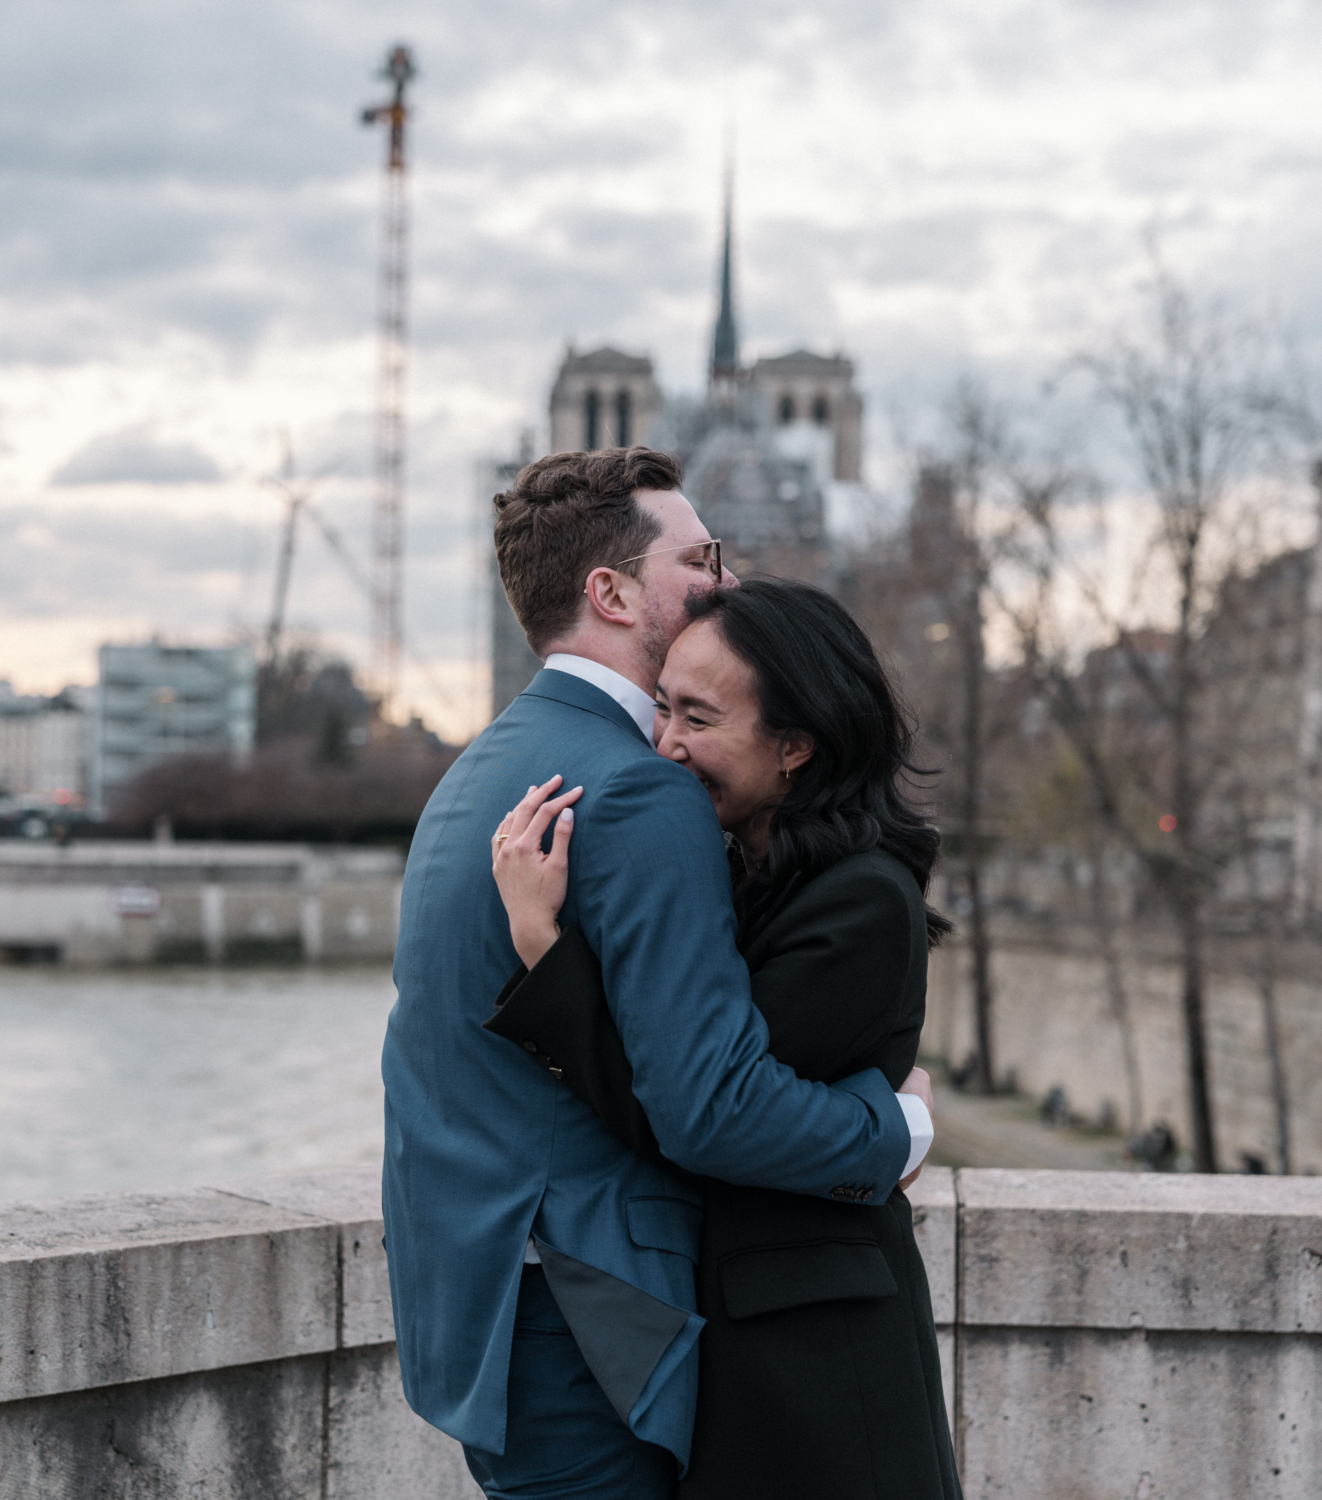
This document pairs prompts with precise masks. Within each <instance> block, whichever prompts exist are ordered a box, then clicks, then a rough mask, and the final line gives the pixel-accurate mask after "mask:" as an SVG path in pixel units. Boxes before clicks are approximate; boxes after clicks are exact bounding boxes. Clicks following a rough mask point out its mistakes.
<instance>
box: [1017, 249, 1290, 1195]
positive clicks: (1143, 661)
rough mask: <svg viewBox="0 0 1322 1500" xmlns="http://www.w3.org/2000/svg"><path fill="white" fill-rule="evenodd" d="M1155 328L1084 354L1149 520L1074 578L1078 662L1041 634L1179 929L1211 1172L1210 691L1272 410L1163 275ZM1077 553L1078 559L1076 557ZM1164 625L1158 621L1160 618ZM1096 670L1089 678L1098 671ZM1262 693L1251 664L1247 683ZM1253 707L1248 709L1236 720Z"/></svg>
mask: <svg viewBox="0 0 1322 1500" xmlns="http://www.w3.org/2000/svg"><path fill="white" fill-rule="evenodd" d="M1153 311H1154V313H1155V317H1154V320H1153V326H1152V327H1151V328H1150V329H1149V330H1148V332H1147V333H1146V335H1140V336H1137V337H1135V336H1122V337H1118V338H1117V339H1116V340H1115V341H1114V342H1113V344H1112V346H1111V347H1110V348H1109V349H1107V350H1105V351H1104V352H1102V353H1100V354H1097V355H1093V356H1089V357H1088V358H1086V359H1084V360H1081V361H1080V364H1081V366H1082V367H1083V368H1084V369H1085V370H1086V371H1087V372H1088V373H1089V374H1090V375H1091V377H1092V380H1093V383H1094V388H1095V391H1096V393H1097V395H1098V397H1099V398H1100V400H1101V402H1102V403H1103V405H1105V406H1106V407H1109V408H1110V409H1111V410H1112V411H1113V412H1115V413H1116V414H1118V416H1119V418H1120V420H1121V426H1122V429H1123V431H1124V433H1125V434H1126V436H1127V438H1128V441H1129V447H1130V451H1131V455H1132V457H1133V459H1134V460H1135V464H1134V467H1135V470H1136V473H1137V476H1138V478H1139V479H1140V480H1141V483H1142V489H1143V496H1144V500H1145V501H1146V506H1147V510H1148V513H1149V514H1150V515H1151V516H1152V518H1153V519H1152V523H1151V526H1150V530H1149V532H1148V534H1147V535H1146V537H1145V541H1144V545H1143V546H1142V547H1140V548H1139V549H1138V551H1137V561H1136V562H1135V563H1134V565H1133V568H1132V572H1131V576H1130V580H1129V582H1130V588H1129V591H1128V597H1127V598H1124V599H1122V600H1120V601H1119V602H1118V603H1117V602H1114V601H1115V599H1116V591H1115V589H1114V587H1113V585H1114V582H1115V579H1114V578H1113V577H1112V578H1104V577H1098V576H1097V575H1096V574H1095V573H1093V574H1091V575H1090V574H1088V572H1087V571H1086V569H1083V568H1079V567H1076V569H1075V572H1074V575H1073V583H1074V586H1075V590H1076V593H1077V595H1078V597H1079V598H1080V599H1081V600H1082V601H1083V603H1084V605H1085V606H1086V608H1087V609H1088V611H1089V612H1090V614H1091V617H1092V624H1093V629H1094V631H1095V632H1096V633H1097V634H1098V635H1100V637H1101V639H1103V640H1107V639H1109V641H1110V642H1111V644H1110V646H1109V647H1108V648H1107V649H1106V650H1105V651H1099V652H1094V653H1093V657H1092V658H1091V661H1090V664H1089V666H1088V667H1087V668H1085V670H1083V671H1079V670H1078V665H1077V663H1076V662H1074V661H1072V660H1071V659H1070V646H1069V642H1068V640H1067V639H1065V638H1064V636H1063V634H1062V635H1058V637H1057V639H1056V641H1055V642H1054V649H1043V647H1042V645H1041V643H1040V642H1039V646H1038V653H1039V654H1038V667H1039V672H1040V677H1041V680H1042V682H1043V684H1044V687H1045V688H1046V690H1047V693H1048V697H1049V701H1050V702H1051V704H1052V707H1053V711H1054V713H1055V716H1056V718H1057V722H1058V723H1060V725H1061V726H1062V728H1063V729H1064V730H1065V732H1066V733H1067V734H1068V735H1069V737H1070V739H1071V741H1072V742H1073V743H1074V745H1075V746H1076V748H1077V750H1078V752H1079V754H1080V758H1081V759H1082V761H1083V764H1084V766H1085V767H1086V769H1087V771H1088V775H1089V778H1090V781H1091V783H1092V789H1093V796H1094V799H1095V806H1096V809H1097V812H1098V815H1099V816H1100V817H1101V818H1102V819H1103V820H1104V822H1105V823H1106V825H1107V826H1108V827H1109V828H1110V830H1111V831H1112V833H1113V834H1114V835H1115V836H1116V837H1117V838H1118V839H1120V840H1121V842H1122V843H1123V844H1124V846H1125V847H1126V848H1127V849H1128V850H1129V851H1130V852H1131V853H1132V854H1133V855H1134V856H1136V857H1137V859H1138V860H1139V862H1140V864H1141V866H1142V868H1143V870H1144V871H1145V873H1146V876H1147V878H1148V879H1149V880H1150V882H1151V884H1152V886H1153V888H1154V890H1155V891H1156V892H1157V893H1158V894H1159V895H1160V897H1161V898H1162V899H1163V901H1164V902H1165V905H1166V906H1167V909H1168V910H1169V911H1170V913H1171V916H1172V918H1173V921H1174V926H1175V930H1176V933H1177V937H1178V948H1179V962H1180V970H1181V1010H1182V1016H1183V1022H1184V1034H1185V1052H1186V1065H1187V1074H1188V1088H1189V1106H1190V1117H1191V1120H1192V1126H1193V1158H1194V1165H1195V1168H1196V1169H1197V1170H1198V1171H1203V1172H1211V1171H1215V1170H1216V1162H1217V1153H1216V1135H1215V1128H1214V1117H1213V1107H1212V1096H1211V1081H1210V1076H1209V1066H1208V1050H1209V1049H1208V1038H1207V1019H1206V1010H1207V1005H1206V996H1207V960H1206V946H1207V909H1208V904H1209V900H1210V898H1211V895H1212V893H1213V891H1214V889H1215V883H1216V877H1217V871H1218V869H1219V867H1220V866H1221V864H1222V863H1223V862H1224V859H1225V857H1226V854H1227V850H1228V845H1227V834H1226V829H1225V827H1224V822H1223V821H1222V822H1221V823H1218V820H1217V816H1215V815H1211V814H1210V808H1211V804H1212V800H1213V794H1214V792H1215V790H1216V788H1217V786H1218V785H1219V784H1220V782H1221V781H1222V780H1223V779H1224V776H1225V774H1226V771H1227V768H1228V767H1230V766H1231V765H1232V764H1233V763H1234V759H1235V744H1234V741H1235V736H1236V730H1237V727H1238V726H1237V722H1236V720H1235V718H1228V717H1227V714H1226V710H1227V707H1228V705H1227V703H1226V698H1225V693H1224V692H1222V693H1220V694H1219V695H1217V694H1214V693H1213V692H1212V689H1213V687H1214V685H1215V684H1216V682H1217V674H1216V662H1215V660H1214V659H1213V658H1212V657H1211V656H1209V653H1208V650H1207V649H1206V643H1207V632H1208V627H1209V624H1210V622H1211V621H1212V619H1213V618H1214V616H1216V614H1217V613H1218V611H1221V612H1223V613H1224V610H1225V606H1226V602H1227V583H1228V581H1229V580H1231V579H1232V578H1233V577H1234V576H1235V574H1236V569H1237V567H1238V566H1239V565H1240V564H1242V554H1240V553H1236V551H1235V550H1234V548H1233V546H1231V545H1230V543H1231V539H1232V532H1233V529H1234V523H1235V521H1236V519H1237V505H1238V501H1239V499H1240V498H1241V497H1240V488H1239V487H1240V486H1241V485H1242V482H1243V481H1244V480H1245V478H1246V477H1247V476H1248V475H1250V474H1251V471H1252V467H1253V460H1254V458H1255V455H1256V453H1257V452H1258V445H1259V442H1260V440H1261V438H1262V437H1263V434H1264V430H1265V427H1266V425H1267V424H1268V423H1269V422H1270V420H1271V415H1270V411H1271V403H1270V402H1268V401H1265V400H1264V398H1263V389H1262V386H1261V383H1260V382H1259V381H1257V380H1256V379H1255V378H1254V376H1253V373H1252V362H1251V359H1249V358H1247V357H1246V356H1247V355H1248V350H1247V349H1246V346H1245V343H1244V341H1243V339H1242V338H1241V337H1240V336H1237V335H1236V334H1234V333H1228V332H1227V331H1226V330H1225V329H1224V328H1222V327H1221V326H1220V325H1219V324H1218V323H1217V322H1216V320H1215V319H1212V318H1209V317H1204V316H1200V315H1199V314H1198V313H1197V312H1196V311H1195V309H1194V307H1193V304H1192V302H1191V299H1190V298H1189V296H1188V295H1187V294H1186V292H1185V291H1184V290H1183V289H1182V288H1181V287H1180V286H1178V285H1177V284H1176V283H1175V282H1174V281H1173V280H1172V279H1171V278H1170V277H1169V276H1167V275H1165V274H1164V273H1159V274H1158V276H1157V279H1156V285H1155V288H1154V297H1153ZM1036 519H1037V524H1038V535H1039V541H1040V542H1041V543H1042V544H1043V545H1044V547H1045V549H1046V551H1047V552H1048V553H1049V554H1050V555H1051V556H1052V557H1053V558H1054V559H1056V560H1057V561H1060V560H1061V559H1062V558H1063V557H1064V556H1065V555H1066V553H1067V551H1068V547H1067V544H1066V543H1065V542H1063V541H1062V538H1061V534H1060V532H1059V530H1058V529H1057V523H1058V519H1059V518H1058V516H1056V515H1055V513H1054V512H1051V511H1050V508H1049V507H1048V508H1045V509H1043V508H1039V514H1038V516H1037V518H1036ZM1073 561H1074V562H1075V563H1076V564H1077V561H1078V560H1077V558H1075V559H1074V560H1073ZM1163 616H1164V617H1165V618H1166V620H1168V621H1169V622H1170V623H1169V624H1167V625H1163V627H1162V628H1160V629H1154V628H1153V627H1152V626H1151V625H1149V624H1148V621H1150V620H1152V619H1153V617H1156V618H1158V619H1160V618H1162V617H1163ZM1090 677H1091V678H1092V679H1094V680H1093V681H1092V682H1091V683H1090V681H1089V679H1090ZM1239 685H1240V686H1241V687H1242V688H1243V689H1244V690H1245V691H1246V692H1247V693H1249V694H1251V693H1252V692H1253V691H1254V688H1255V684H1254V681H1253V679H1252V677H1251V676H1246V677H1243V678H1242V679H1241V681H1240V684H1239ZM1244 710H1245V704H1244V703H1241V704H1240V705H1239V710H1238V712H1239V717H1240V718H1241V719H1242V717H1243V714H1244ZM1158 814H1159V815H1160V830H1161V831H1160V832H1158V828H1157V823H1158Z"/></svg>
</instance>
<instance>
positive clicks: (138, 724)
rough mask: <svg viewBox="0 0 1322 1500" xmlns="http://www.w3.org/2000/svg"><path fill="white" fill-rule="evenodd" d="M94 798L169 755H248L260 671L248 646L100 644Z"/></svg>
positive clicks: (101, 799) (100, 799) (98, 802)
mask: <svg viewBox="0 0 1322 1500" xmlns="http://www.w3.org/2000/svg"><path fill="white" fill-rule="evenodd" d="M99 660H100V680H99V682H98V684H97V700H96V726H95V740H94V744H95V751H94V757H93V786H92V793H93V800H94V805H95V807H96V808H97V810H98V811H100V810H104V807H105V801H106V797H107V795H108V793H109V792H110V791H111V790H113V789H114V788H115V787H118V786H123V785H124V784H125V783H126V782H128V781H131V780H132V779H133V778H134V777H135V776H137V775H138V774H139V773H140V772H142V771H145V770H146V769H147V768H148V767H149V766H152V765H155V764H156V763H157V762H158V761H161V760H165V759H167V758H168V757H170V756H174V755H186V754H196V753H204V752H211V753H214V752H217V751H220V752H223V753H225V754H228V755H231V756H234V757H236V758H241V757H243V756H246V755H247V754H248V753H249V751H251V749H252V746H253V740H254V738H255V735H256V727H257V674H256V665H255V663H254V661H253V655H252V652H251V651H250V650H249V648H248V647H247V646H224V647H210V648H208V647H198V646H165V645H162V644H161V643H160V642H159V641H149V642H147V643H146V644H145V645H137V646H102V648H101V651H100V657H99Z"/></svg>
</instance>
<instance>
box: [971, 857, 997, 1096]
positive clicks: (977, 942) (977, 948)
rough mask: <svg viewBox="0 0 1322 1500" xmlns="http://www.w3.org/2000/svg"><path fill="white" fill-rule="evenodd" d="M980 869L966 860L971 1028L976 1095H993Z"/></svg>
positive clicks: (986, 943)
mask: <svg viewBox="0 0 1322 1500" xmlns="http://www.w3.org/2000/svg"><path fill="white" fill-rule="evenodd" d="M981 866H982V860H981V858H978V859H971V860H970V861H969V866H968V881H969V899H970V900H971V901H972V903H973V912H972V920H971V922H970V924H969V939H970V947H971V948H972V950H973V1029H974V1035H975V1037H976V1039H977V1047H978V1074H977V1078H978V1092H979V1093H982V1094H994V1093H995V1092H996V1075H995V1073H994V1072H993V1071H992V1067H993V1052H992V985H991V933H990V932H989V931H988V930H987V909H986V906H985V905H984V901H983V893H982V868H981Z"/></svg>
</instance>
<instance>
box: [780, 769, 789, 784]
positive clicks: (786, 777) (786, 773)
mask: <svg viewBox="0 0 1322 1500" xmlns="http://www.w3.org/2000/svg"><path fill="white" fill-rule="evenodd" d="M780 769H781V770H782V771H784V773H785V780H786V781H788V780H789V779H790V768H789V767H788V766H782V767H781V768H780Z"/></svg>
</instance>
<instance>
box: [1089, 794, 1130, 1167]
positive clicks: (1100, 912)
mask: <svg viewBox="0 0 1322 1500" xmlns="http://www.w3.org/2000/svg"><path fill="white" fill-rule="evenodd" d="M1088 842H1089V846H1090V847H1089V854H1090V856H1091V858H1092V870H1093V875H1092V914H1093V926H1094V927H1095V928H1096V929H1097V945H1098V947H1099V948H1100V949H1101V954H1102V968H1103V971H1104V972H1105V975H1106V997H1107V999H1108V1000H1109V1001H1110V1005H1111V1014H1112V1016H1113V1017H1114V1018H1115V1024H1116V1027H1117V1029H1118V1030H1119V1032H1120V1048H1121V1052H1122V1053H1123V1055H1124V1063H1125V1086H1126V1093H1127V1095H1128V1099H1127V1101H1126V1102H1127V1104H1128V1116H1129V1134H1130V1137H1131V1138H1132V1137H1134V1136H1137V1135H1139V1134H1140V1133H1141V1132H1142V1130H1143V1086H1142V1081H1141V1078H1140V1076H1139V1071H1138V1048H1137V1046H1136V1045H1135V1042H1134V1022H1133V1017H1132V1015H1131V1014H1130V1010H1129V994H1128V991H1127V990H1126V988H1125V973H1124V969H1123V967H1122V965H1121V963H1120V950H1119V949H1118V947H1117V946H1116V941H1115V919H1114V916H1113V914H1112V912H1111V898H1110V894H1109V892H1108V891H1107V888H1106V834H1105V833H1104V831H1103V829H1102V824H1101V818H1100V816H1099V815H1098V814H1096V813H1095V812H1094V813H1093V814H1092V815H1090V817H1089V820H1088Z"/></svg>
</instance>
